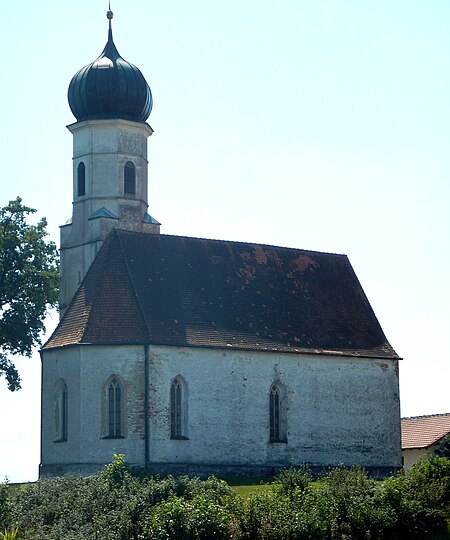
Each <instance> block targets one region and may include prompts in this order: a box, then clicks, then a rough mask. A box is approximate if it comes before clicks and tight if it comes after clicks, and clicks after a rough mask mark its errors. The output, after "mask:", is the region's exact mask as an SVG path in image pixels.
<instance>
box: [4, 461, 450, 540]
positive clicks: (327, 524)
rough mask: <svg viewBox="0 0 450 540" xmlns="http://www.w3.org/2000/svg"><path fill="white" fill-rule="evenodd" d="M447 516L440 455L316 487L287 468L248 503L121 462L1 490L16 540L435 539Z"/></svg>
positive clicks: (449, 487) (448, 483)
mask: <svg viewBox="0 0 450 540" xmlns="http://www.w3.org/2000/svg"><path fill="white" fill-rule="evenodd" d="M449 511H450V459H448V458H438V457H431V458H429V459H427V460H424V461H421V462H420V463H418V464H417V465H416V466H415V467H414V468H413V470H412V471H411V472H410V473H408V474H399V475H398V476H392V477H390V478H387V479H384V480H373V479H371V478H369V477H368V475H367V473H366V471H365V470H364V469H362V468H359V467H352V468H349V469H348V468H345V467H337V468H334V469H331V470H330V471H328V472H327V473H326V474H325V475H324V476H323V477H322V478H321V479H320V480H319V481H317V482H313V481H312V478H311V474H310V472H309V471H308V470H307V469H304V468H301V469H287V470H286V471H283V472H282V473H280V475H279V476H278V477H277V478H276V480H275V481H274V483H273V484H272V485H271V486H270V487H269V488H268V490H267V491H263V492H260V493H258V494H253V495H250V497H249V498H248V499H246V500H243V499H242V498H240V497H239V496H237V495H236V493H235V491H234V490H233V489H232V488H231V487H230V486H228V484H226V483H225V482H224V481H222V480H218V479H217V478H215V477H210V478H208V479H207V480H200V479H199V478H190V477H188V476H179V477H173V476H168V477H166V478H159V477H147V478H145V477H143V475H142V473H140V474H138V475H136V471H134V470H133V469H132V468H130V466H129V465H128V464H127V463H126V462H125V459H124V456H121V455H118V456H114V459H113V462H112V463H111V464H110V465H107V466H106V467H105V468H104V469H103V470H102V471H100V472H99V473H97V474H94V475H92V476H88V477H77V476H64V477H59V478H47V479H42V480H39V481H38V482H36V483H35V484H28V485H26V486H24V487H22V488H21V489H18V490H14V491H11V490H9V489H8V487H7V486H5V485H3V486H2V485H0V526H1V527H2V528H3V529H5V530H9V532H10V537H11V534H12V533H13V531H14V528H15V527H16V526H18V528H19V535H18V536H17V537H18V538H20V539H21V540H38V539H39V540H41V539H42V538H45V539H46V540H57V539H61V538H64V540H86V539H90V538H92V539H101V540H146V539H150V538H151V539H153V538H154V539H166V540H167V539H181V540H183V539H209V538H211V539H213V538H218V539H225V538H235V539H239V538H240V539H246V540H253V539H261V540H271V539H283V540H284V539H286V540H290V539H292V540H294V539H295V540H322V539H323V540H349V539H352V540H381V539H383V540H406V539H410V538H411V539H412V538H415V536H416V535H417V534H422V535H427V536H428V535H429V534H430V533H432V532H433V531H434V530H436V529H437V528H438V527H439V526H440V525H441V524H442V523H443V522H444V518H445V515H449ZM0 530H2V529H0ZM1 536H2V535H1V534H0V538H1Z"/></svg>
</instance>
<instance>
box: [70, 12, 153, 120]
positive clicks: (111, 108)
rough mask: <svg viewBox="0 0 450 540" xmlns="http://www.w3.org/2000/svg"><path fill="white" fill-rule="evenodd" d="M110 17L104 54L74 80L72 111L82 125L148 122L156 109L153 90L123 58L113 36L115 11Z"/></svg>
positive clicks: (135, 68) (74, 77)
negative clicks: (111, 120)
mask: <svg viewBox="0 0 450 540" xmlns="http://www.w3.org/2000/svg"><path fill="white" fill-rule="evenodd" d="M107 16H108V19H109V32H108V42H107V44H106V45H105V48H104V49H103V52H102V54H101V55H100V56H99V57H98V58H97V59H96V60H94V62H92V63H91V64H88V65H87V66H85V67H83V68H81V69H80V70H79V71H78V72H77V73H76V74H75V75H74V76H73V78H72V80H71V81H70V85H69V91H68V99H69V106H70V109H71V111H72V112H73V114H74V116H75V118H76V119H77V120H78V121H79V122H80V121H82V120H98V119H105V118H123V119H125V120H134V121H136V122H145V121H146V120H147V118H148V117H149V115H150V113H151V111H152V106H153V99H152V93H151V91H150V87H149V86H148V84H147V81H146V80H145V78H144V76H143V75H142V73H141V72H140V70H139V69H138V68H137V67H136V66H134V65H133V64H131V63H130V62H127V61H126V60H124V59H123V58H122V57H121V56H120V54H119V51H118V50H117V49H116V46H115V45H114V41H113V37H112V29H111V19H112V12H111V11H108V14H107Z"/></svg>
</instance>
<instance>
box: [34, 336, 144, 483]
mask: <svg viewBox="0 0 450 540" xmlns="http://www.w3.org/2000/svg"><path fill="white" fill-rule="evenodd" d="M42 375H43V377H42V380H43V387H42V456H41V471H42V473H43V474H46V473H52V472H53V469H54V467H53V465H60V464H63V463H64V464H69V467H68V468H66V470H68V471H73V472H78V471H80V472H88V471H90V470H94V469H96V468H98V467H99V466H101V465H103V464H105V463H109V462H110V461H111V459H112V456H113V454H114V453H124V454H126V456H127V460H128V461H129V462H131V463H135V464H138V465H142V466H143V465H144V351H143V347H120V346H116V347H67V348H65V349H59V350H54V351H47V352H45V353H44V355H43V369H42ZM112 375H117V376H118V377H119V378H120V379H121V380H122V381H123V383H124V386H125V403H126V406H125V410H126V418H125V426H124V435H125V438H121V439H109V438H105V435H106V434H107V430H106V423H105V422H106V410H105V409H106V407H105V406H106V389H105V387H104V385H105V382H106V381H107V380H108V379H109V378H110V377H111V376H112ZM60 378H63V379H64V380H65V381H66V383H67V388H68V437H67V441H66V442H57V443H55V442H54V440H55V402H54V398H53V396H54V392H53V388H54V386H55V383H56V382H57V381H58V379H60ZM56 472H58V470H57V471H56Z"/></svg>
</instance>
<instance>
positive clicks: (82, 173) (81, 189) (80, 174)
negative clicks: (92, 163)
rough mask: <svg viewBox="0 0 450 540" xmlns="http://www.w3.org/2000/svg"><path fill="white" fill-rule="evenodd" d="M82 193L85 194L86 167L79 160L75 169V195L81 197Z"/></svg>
mask: <svg viewBox="0 0 450 540" xmlns="http://www.w3.org/2000/svg"><path fill="white" fill-rule="evenodd" d="M84 195H86V167H85V166H84V163H83V162H81V163H80V164H79V165H78V170H77V196H78V197H83V196H84Z"/></svg>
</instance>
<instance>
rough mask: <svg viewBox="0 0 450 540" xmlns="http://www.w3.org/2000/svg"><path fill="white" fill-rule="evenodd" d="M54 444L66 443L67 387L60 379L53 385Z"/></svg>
mask: <svg viewBox="0 0 450 540" xmlns="http://www.w3.org/2000/svg"><path fill="white" fill-rule="evenodd" d="M55 422H56V425H55V432H56V437H55V442H64V441H67V428H68V398H67V385H66V383H65V382H64V380H63V379H60V380H59V381H58V382H57V383H56V385H55Z"/></svg>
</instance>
